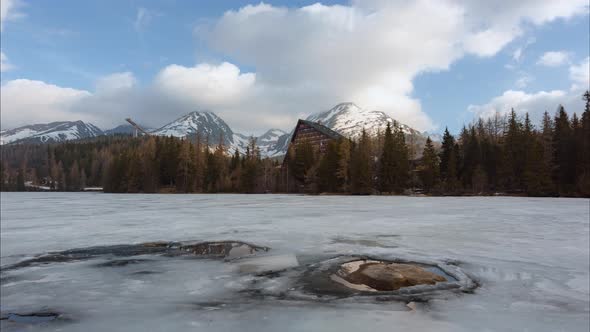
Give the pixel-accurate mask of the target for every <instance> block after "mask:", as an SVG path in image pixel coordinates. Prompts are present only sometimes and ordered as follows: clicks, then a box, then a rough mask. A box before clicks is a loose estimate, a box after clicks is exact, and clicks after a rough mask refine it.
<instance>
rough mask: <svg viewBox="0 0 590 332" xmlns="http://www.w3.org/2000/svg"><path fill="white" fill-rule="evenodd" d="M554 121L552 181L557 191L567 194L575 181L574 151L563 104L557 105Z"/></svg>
mask: <svg viewBox="0 0 590 332" xmlns="http://www.w3.org/2000/svg"><path fill="white" fill-rule="evenodd" d="M554 121H555V128H554V131H553V153H554V161H555V168H554V169H555V171H554V181H555V183H556V184H557V189H558V191H559V193H561V194H568V193H570V192H572V191H573V189H574V183H575V164H574V163H573V161H574V160H575V158H574V154H575V151H574V149H573V147H574V144H573V130H572V127H571V123H570V121H569V117H568V115H567V113H566V112H565V109H564V108H563V106H561V105H560V106H559V108H558V110H557V113H556V115H555V120H554Z"/></svg>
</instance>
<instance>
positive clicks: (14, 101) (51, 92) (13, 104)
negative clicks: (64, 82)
mask: <svg viewBox="0 0 590 332" xmlns="http://www.w3.org/2000/svg"><path fill="white" fill-rule="evenodd" d="M1 89H2V91H1V93H2V98H0V105H1V108H2V121H1V123H2V128H3V129H6V128H11V127H16V126H19V125H24V124H31V122H33V123H42V122H50V121H58V120H66V119H67V120H76V119H78V118H80V119H83V120H88V119H91V118H93V117H94V115H90V114H72V107H73V106H74V105H75V104H76V103H78V102H80V101H81V100H82V99H84V98H87V97H89V96H90V95H91V94H90V93H89V92H88V91H84V90H76V89H70V88H62V87H59V86H56V85H52V84H47V83H45V82H41V81H32V80H26V79H18V80H12V81H8V82H6V83H5V84H2V87H1Z"/></svg>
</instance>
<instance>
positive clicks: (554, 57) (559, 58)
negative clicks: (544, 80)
mask: <svg viewBox="0 0 590 332" xmlns="http://www.w3.org/2000/svg"><path fill="white" fill-rule="evenodd" d="M569 58H570V55H569V53H568V52H565V51H551V52H545V53H543V55H541V57H540V58H539V60H537V64H538V65H541V66H546V67H558V66H561V65H564V64H566V63H568V62H569Z"/></svg>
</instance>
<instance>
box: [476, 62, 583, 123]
mask: <svg viewBox="0 0 590 332" xmlns="http://www.w3.org/2000/svg"><path fill="white" fill-rule="evenodd" d="M569 74H570V79H571V81H572V86H571V88H570V90H553V91H539V92H535V93H527V92H524V91H515V90H508V91H505V92H504V93H503V94H502V95H500V96H497V97H494V98H492V99H491V100H490V101H489V102H488V103H485V104H483V105H469V107H468V108H467V110H468V111H469V112H471V113H473V114H474V115H475V116H476V117H482V118H488V117H491V116H493V115H494V114H495V113H496V112H498V113H500V114H508V113H509V112H510V110H511V109H512V108H514V110H515V111H516V112H517V113H518V114H521V115H522V114H524V113H529V115H530V116H531V119H532V120H533V121H536V122H537V123H538V121H540V119H541V115H542V114H543V112H545V111H548V112H549V113H550V114H552V113H553V112H554V110H555V109H557V106H558V105H564V107H565V109H566V111H568V112H569V113H570V114H571V113H574V112H575V113H578V114H580V113H582V112H583V111H584V105H583V101H582V94H583V93H584V91H585V90H587V89H589V88H590V87H589V85H590V57H588V58H586V59H584V60H583V61H581V62H580V63H579V64H577V65H572V66H570V68H569Z"/></svg>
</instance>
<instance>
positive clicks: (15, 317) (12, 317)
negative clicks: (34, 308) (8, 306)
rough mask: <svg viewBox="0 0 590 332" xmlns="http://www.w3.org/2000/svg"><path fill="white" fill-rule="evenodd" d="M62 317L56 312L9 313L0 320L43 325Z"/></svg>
mask: <svg viewBox="0 0 590 332" xmlns="http://www.w3.org/2000/svg"><path fill="white" fill-rule="evenodd" d="M59 316H60V315H59V314H58V313H55V312H33V313H26V314H18V313H8V314H7V315H6V316H2V317H1V318H0V319H2V320H8V321H11V322H15V323H21V324H41V323H46V322H50V321H53V320H56V319H57V318H58V317H59Z"/></svg>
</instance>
